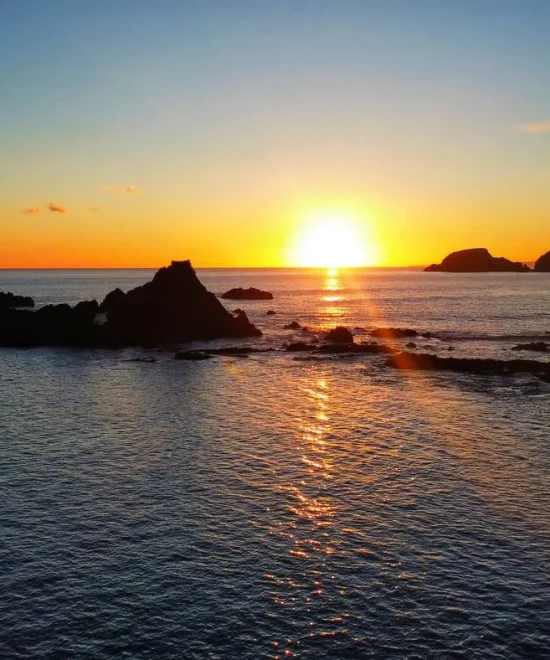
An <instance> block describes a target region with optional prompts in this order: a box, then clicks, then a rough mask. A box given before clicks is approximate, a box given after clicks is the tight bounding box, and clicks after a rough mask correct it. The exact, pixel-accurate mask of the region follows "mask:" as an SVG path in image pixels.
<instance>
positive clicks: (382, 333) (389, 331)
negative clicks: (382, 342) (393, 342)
mask: <svg viewBox="0 0 550 660" xmlns="http://www.w3.org/2000/svg"><path fill="white" fill-rule="evenodd" d="M370 334H371V336H372V337H381V338H382V339H405V338H407V337H417V336H418V332H417V331H416V330H411V329H410V328H376V329H375V330H372V331H371V333H370Z"/></svg>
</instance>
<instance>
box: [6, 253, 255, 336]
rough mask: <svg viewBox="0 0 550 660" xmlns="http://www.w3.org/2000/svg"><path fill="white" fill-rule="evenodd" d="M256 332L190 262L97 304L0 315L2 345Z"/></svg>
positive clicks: (113, 293) (176, 264) (177, 263)
mask: <svg viewBox="0 0 550 660" xmlns="http://www.w3.org/2000/svg"><path fill="white" fill-rule="evenodd" d="M99 316H102V317H103V319H102V320H103V321H104V322H102V323H97V318H98V317H99ZM261 334H262V333H261V331H260V330H258V328H256V327H255V326H254V325H252V323H250V321H249V320H248V318H247V316H246V314H245V313H244V312H242V311H241V312H240V313H239V314H237V316H233V315H232V314H230V313H229V312H228V311H227V310H226V309H225V308H224V307H223V305H222V304H221V303H220V301H219V300H218V299H217V298H216V296H215V295H214V294H213V293H210V292H209V291H207V290H206V288H205V287H204V285H203V284H202V283H201V282H200V281H199V280H198V278H197V276H196V274H195V271H194V270H193V268H192V266H191V263H190V262H189V261H173V262H172V264H171V265H170V266H168V267H166V268H161V269H160V270H159V271H157V273H156V274H155V276H154V277H153V279H152V281H151V282H147V283H146V284H144V285H142V286H139V287H136V288H135V289H132V290H131V291H128V293H123V292H122V291H121V290H120V289H115V290H114V291H111V292H110V293H109V294H107V296H106V297H105V299H104V300H103V302H102V303H101V305H98V304H97V302H96V301H95V300H93V301H84V302H81V303H78V305H75V306H74V307H70V306H69V305H46V306H45V307H42V308H41V309H39V310H38V311H36V312H30V311H26V310H12V309H9V310H3V311H0V345H4V346H6V345H11V346H37V345H43V346H131V345H134V346H155V345H158V344H169V343H180V342H186V341H192V340H197V339H202V340H204V339H214V338H218V337H258V336H260V335H261Z"/></svg>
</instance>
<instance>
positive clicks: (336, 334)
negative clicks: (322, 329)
mask: <svg viewBox="0 0 550 660" xmlns="http://www.w3.org/2000/svg"><path fill="white" fill-rule="evenodd" d="M324 339H325V341H329V342H331V343H332V344H353V335H352V334H351V332H350V331H349V330H348V329H347V328H344V327H343V326H341V325H340V326H337V327H336V328H333V329H332V330H329V331H328V332H327V334H326V335H325V337H324Z"/></svg>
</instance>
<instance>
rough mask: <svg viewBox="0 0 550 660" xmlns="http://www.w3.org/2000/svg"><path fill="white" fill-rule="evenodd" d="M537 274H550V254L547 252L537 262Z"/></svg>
mask: <svg viewBox="0 0 550 660" xmlns="http://www.w3.org/2000/svg"><path fill="white" fill-rule="evenodd" d="M535 272H537V273H550V252H546V254H543V255H542V256H541V257H539V258H538V259H537V260H536V261H535Z"/></svg>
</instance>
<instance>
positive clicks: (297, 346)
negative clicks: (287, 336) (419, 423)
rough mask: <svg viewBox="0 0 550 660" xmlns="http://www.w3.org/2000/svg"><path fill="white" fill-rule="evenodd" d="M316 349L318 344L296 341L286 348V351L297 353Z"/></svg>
mask: <svg viewBox="0 0 550 660" xmlns="http://www.w3.org/2000/svg"><path fill="white" fill-rule="evenodd" d="M316 349H317V346H316V344H306V343H305V342H304V341H296V342H294V343H292V344H288V346H286V348H285V350H286V351H289V352H290V353H296V352H298V351H314V350H316Z"/></svg>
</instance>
